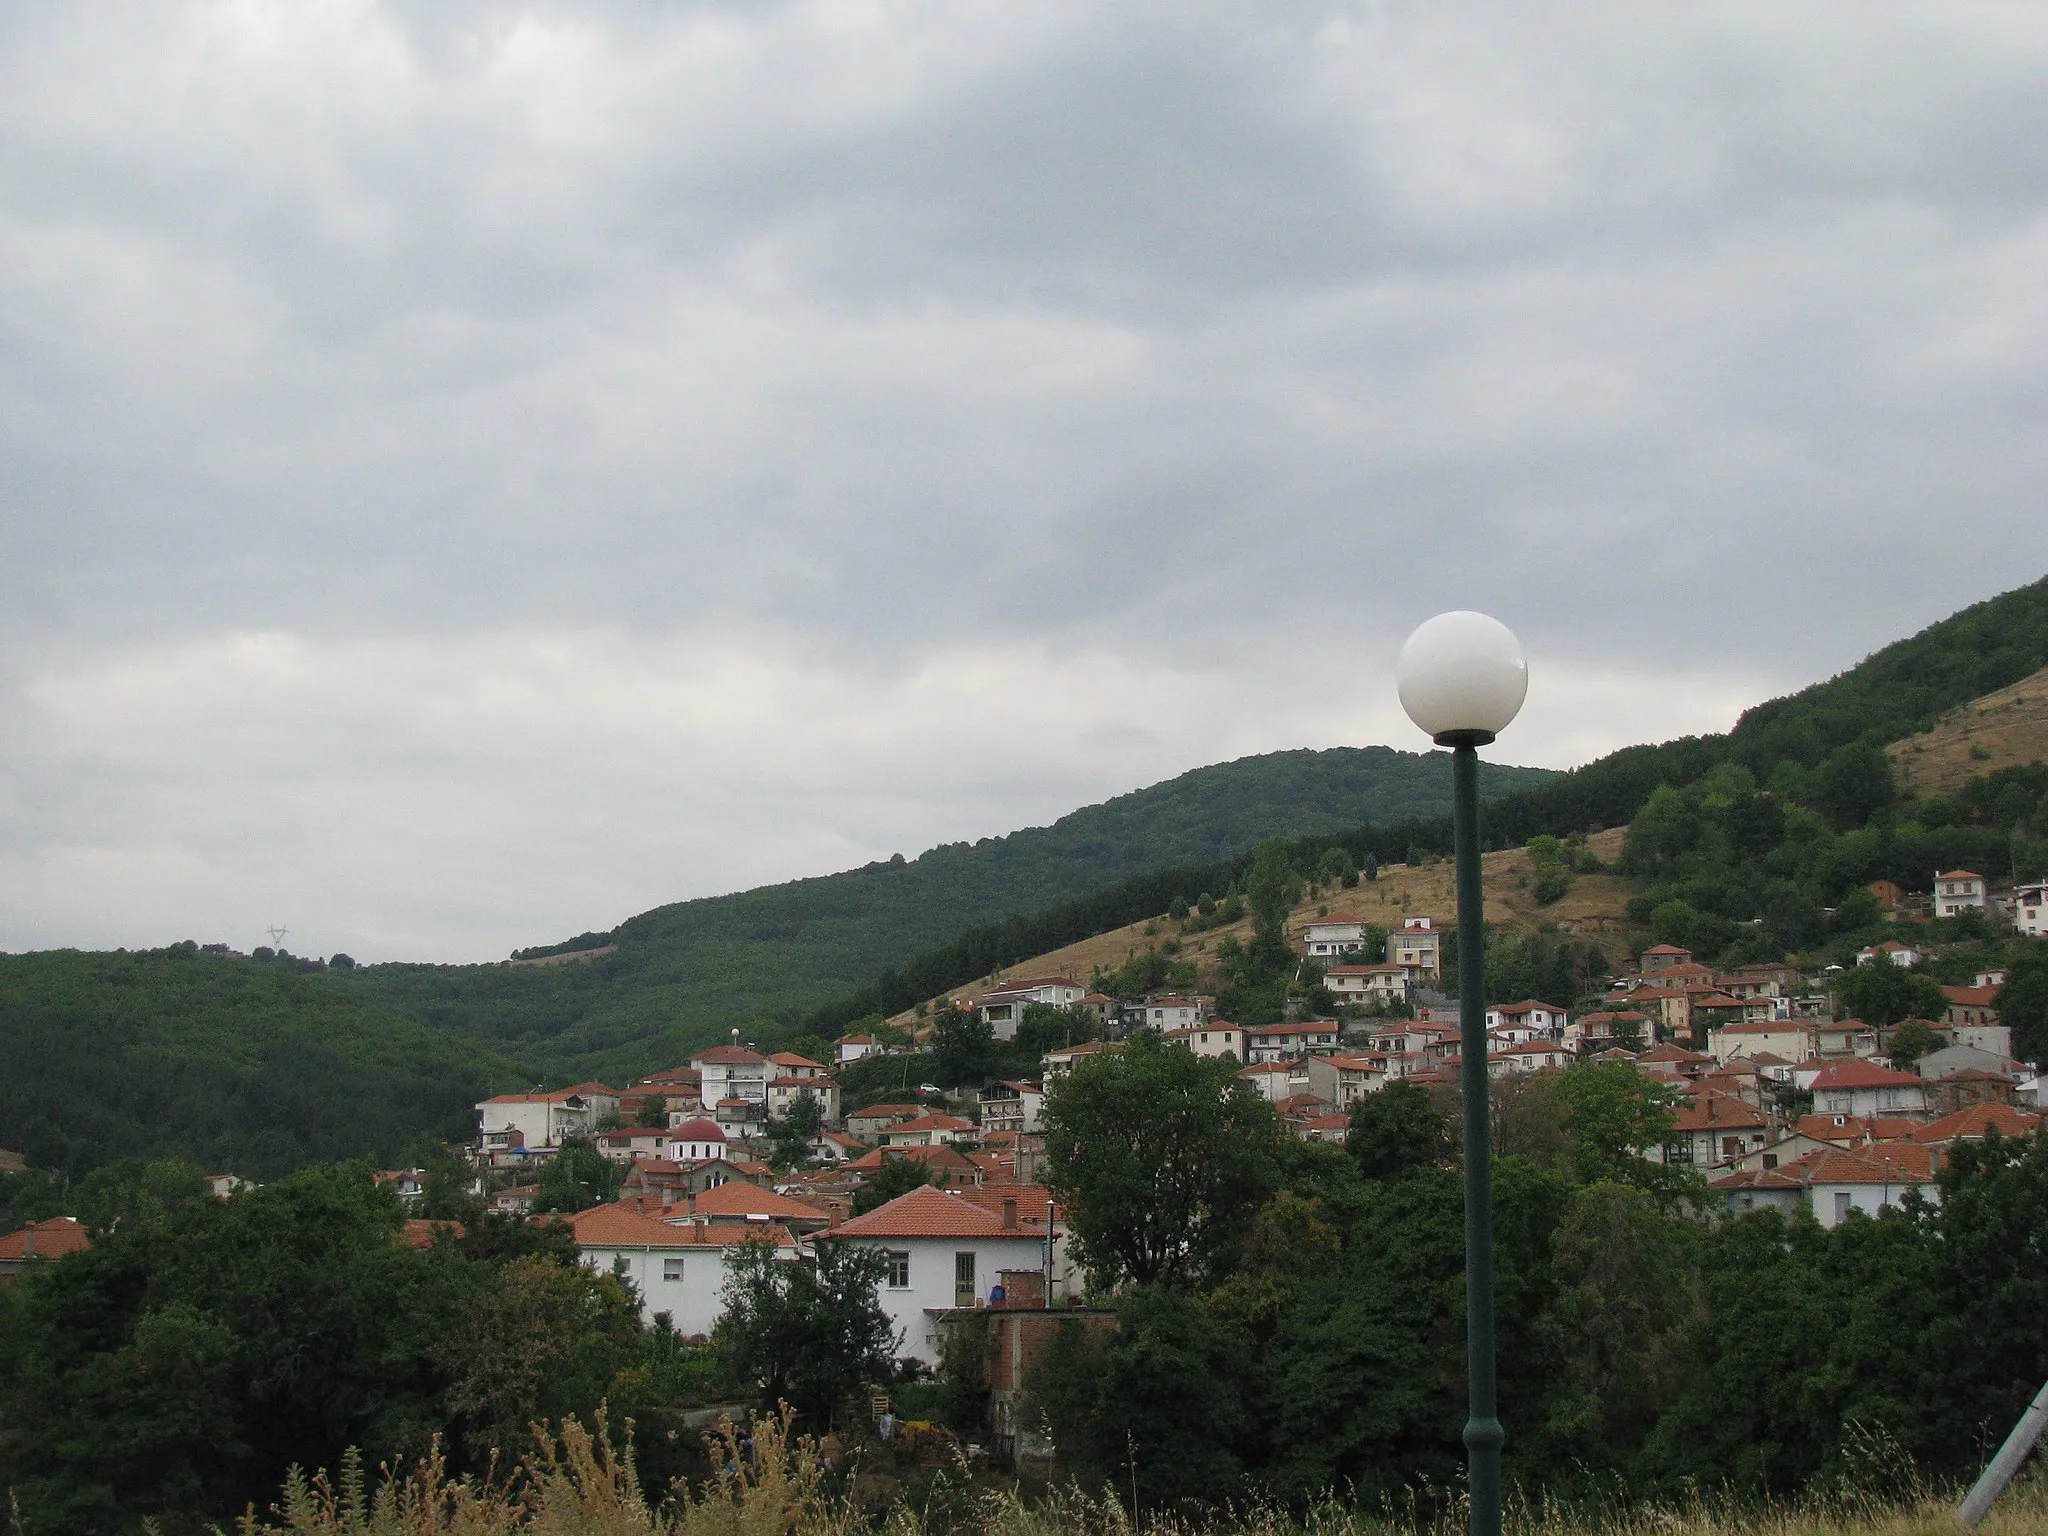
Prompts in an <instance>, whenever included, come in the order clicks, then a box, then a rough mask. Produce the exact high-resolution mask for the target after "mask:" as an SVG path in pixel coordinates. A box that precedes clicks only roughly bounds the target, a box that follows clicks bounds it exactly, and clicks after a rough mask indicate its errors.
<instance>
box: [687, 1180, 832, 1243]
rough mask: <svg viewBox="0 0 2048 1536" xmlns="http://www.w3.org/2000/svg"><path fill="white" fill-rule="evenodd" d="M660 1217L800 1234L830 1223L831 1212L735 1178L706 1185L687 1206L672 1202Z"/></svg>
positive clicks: (694, 1224) (708, 1224)
mask: <svg viewBox="0 0 2048 1536" xmlns="http://www.w3.org/2000/svg"><path fill="white" fill-rule="evenodd" d="M661 1219H662V1220H663V1221H666V1222H671V1223H674V1224H677V1225H680V1224H682V1223H684V1222H687V1223H689V1224H690V1225H692V1226H698V1227H711V1226H732V1225H735V1224H738V1225H747V1224H752V1225H754V1226H758V1227H764V1228H765V1227H785V1228H787V1229H788V1230H789V1231H791V1232H794V1233H796V1234H797V1235H798V1236H800V1237H801V1236H803V1235H804V1234H805V1233H809V1232H816V1231H818V1230H820V1229H821V1228H823V1227H827V1226H830V1225H831V1223H832V1216H831V1213H830V1212H829V1211H826V1210H824V1209H823V1208H822V1207H819V1206H815V1205H812V1204H810V1203H809V1202H808V1201H804V1200H799V1199H796V1198H794V1197H793V1196H790V1195H784V1194H778V1193H777V1192H776V1191H774V1190H772V1189H762V1188H761V1187H760V1186H758V1185H755V1184H742V1183H739V1182H738V1181H734V1182H733V1183H730V1184H720V1185H719V1186H718V1187H717V1188H715V1189H707V1190H705V1191H704V1193H703V1194H701V1195H697V1196H694V1197H693V1198H692V1199H691V1200H690V1203H689V1205H688V1206H687V1207H684V1206H680V1205H678V1206H675V1207H673V1208H671V1209H670V1210H669V1211H667V1212H665V1213H664V1214H663V1215H662V1218H661Z"/></svg>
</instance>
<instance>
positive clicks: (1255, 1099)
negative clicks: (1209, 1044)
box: [1045, 1034, 1282, 1285]
mask: <svg viewBox="0 0 2048 1536" xmlns="http://www.w3.org/2000/svg"><path fill="white" fill-rule="evenodd" d="M1235 1067H1236V1063H1235V1062H1233V1061H1228V1060H1221V1061H1219V1060H1215V1059H1212V1058H1208V1057H1202V1056H1197V1055H1195V1054H1194V1053H1193V1052H1192V1051H1189V1050H1187V1049H1185V1048H1183V1047H1181V1046H1178V1045H1169V1044H1167V1043H1166V1042H1164V1041H1162V1040H1160V1039H1158V1038H1157V1037H1156V1036H1153V1035H1150V1034H1140V1035H1139V1036H1137V1037H1136V1038H1135V1039H1133V1040H1132V1041H1131V1042H1130V1044H1129V1045H1128V1046H1126V1047H1125V1049H1123V1050H1122V1051H1117V1052H1105V1053H1103V1054H1100V1055H1097V1056H1094V1057H1091V1058H1088V1059H1087V1060H1084V1061H1082V1062H1081V1063H1079V1064H1078V1065H1077V1066H1075V1067H1074V1068H1073V1069H1072V1070H1071V1071H1069V1072H1068V1073H1067V1074H1066V1075H1065V1076H1064V1077H1062V1078H1061V1079H1060V1080H1059V1081H1058V1082H1057V1083H1056V1084H1055V1085H1054V1086H1053V1088H1052V1091H1051V1092H1050V1093H1049V1094H1048V1095H1047V1097H1046V1103H1045V1123H1046V1160H1047V1170H1048V1171H1047V1179H1046V1182H1047V1183H1048V1184H1049V1185H1050V1186H1051V1187H1052V1189H1053V1190H1054V1191H1055V1192H1056V1193H1057V1194H1058V1196H1059V1198H1060V1199H1061V1201H1062V1202H1063V1203H1064V1204H1065V1205H1066V1207H1067V1211H1068V1221H1069V1225H1070V1229H1071V1230H1072V1232H1073V1234H1074V1242H1075V1247H1076V1249H1077V1252H1078V1257H1079V1258H1080V1260H1081V1262H1082V1264H1084V1265H1085V1266H1086V1267H1087V1268H1088V1269H1089V1270H1090V1271H1092V1272H1093V1273H1094V1274H1095V1275H1096V1277H1097V1278H1098V1279H1100V1280H1101V1281H1103V1282H1105V1283H1106V1284H1110V1285H1114V1284H1116V1283H1118V1282H1120V1281H1124V1280H1130V1281H1135V1282H1139V1283H1145V1282H1149V1281H1155V1280H1156V1281H1163V1282H1165V1283H1168V1284H1176V1285H1195V1284H1200V1283H1202V1281H1203V1280H1204V1279H1205V1278H1207V1277H1209V1276H1212V1275H1214V1274H1216V1273H1217V1272H1218V1271H1220V1270H1221V1269H1222V1268H1223V1267H1224V1266H1226V1265H1227V1264H1228V1262H1229V1259H1230V1257H1231V1255H1232V1254H1233V1253H1234V1252H1235V1250H1236V1247H1237V1245H1238V1244H1239V1243H1240V1242H1241V1241H1242V1239H1243V1236H1244V1233H1245V1230H1246V1228H1247V1227H1248V1225H1249V1224H1250V1222H1251V1220H1252V1218H1253V1217H1254V1216H1255V1215H1256V1214H1257V1212H1258V1209H1259V1207H1260V1206H1261V1205H1262V1204H1264V1202H1265V1200H1266V1197H1267V1196H1268V1195H1270V1194H1271V1193H1272V1190H1273V1188H1274V1186H1275V1184H1276V1182H1277V1170H1278V1164H1277V1154H1276V1147H1277V1145H1278V1143H1279V1139H1280V1137H1281V1135H1282V1131H1281V1129H1280V1122H1279V1118H1278V1117H1277V1116H1276V1115H1275V1114H1274V1113H1273V1107H1272V1105H1271V1104H1269V1103H1267V1102H1266V1101H1265V1100H1264V1099H1263V1098H1261V1097H1259V1096H1258V1094H1257V1093H1256V1091H1255V1090H1254V1089H1253V1088H1252V1087H1251V1085H1250V1084H1248V1083H1246V1082H1244V1081H1242V1080H1241V1079H1240V1078H1239V1077H1238V1076H1237V1073H1236V1071H1235Z"/></svg>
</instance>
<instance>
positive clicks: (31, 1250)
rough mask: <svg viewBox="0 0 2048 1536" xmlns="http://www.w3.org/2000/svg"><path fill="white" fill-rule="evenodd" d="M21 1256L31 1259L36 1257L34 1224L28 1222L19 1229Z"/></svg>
mask: <svg viewBox="0 0 2048 1536" xmlns="http://www.w3.org/2000/svg"><path fill="white" fill-rule="evenodd" d="M21 1256H22V1258H24V1259H32V1258H34V1257H35V1256H36V1224H35V1223H34V1222H30V1223H29V1224H28V1225H27V1226H25V1227H23V1228H22V1229H21Z"/></svg>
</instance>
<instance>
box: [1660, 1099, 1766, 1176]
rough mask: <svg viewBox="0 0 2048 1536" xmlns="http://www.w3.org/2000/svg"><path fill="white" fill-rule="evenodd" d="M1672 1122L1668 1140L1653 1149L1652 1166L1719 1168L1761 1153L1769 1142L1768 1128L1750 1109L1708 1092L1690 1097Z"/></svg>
mask: <svg viewBox="0 0 2048 1536" xmlns="http://www.w3.org/2000/svg"><path fill="white" fill-rule="evenodd" d="M1674 1120H1675V1122H1676V1123H1675V1124H1674V1125H1673V1126H1672V1129H1671V1137H1670V1139H1669V1140H1668V1141H1666V1142H1665V1143H1664V1145H1663V1146H1662V1147H1660V1148H1656V1149H1654V1151H1655V1155H1652V1156H1651V1159H1650V1160H1651V1161H1652V1162H1663V1163H1683V1164H1689V1165H1690V1166H1692V1167H1695V1168H1719V1167H1721V1166H1723V1165H1725V1164H1728V1163H1732V1162H1734V1161H1735V1160H1736V1159H1737V1158H1740V1157H1744V1156H1747V1155H1748V1154H1749V1153H1751V1152H1761V1151H1762V1150H1763V1148H1764V1144H1765V1142H1766V1141H1767V1140H1769V1130H1770V1127H1769V1125H1768V1124H1767V1123H1766V1122H1765V1120H1764V1117H1763V1115H1762V1114H1760V1113H1759V1112H1758V1111H1757V1110H1756V1109H1755V1108H1754V1107H1753V1106H1751V1105H1749V1104H1747V1103H1745V1102H1744V1101H1743V1100H1741V1099H1739V1098H1737V1097H1735V1096H1734V1095H1733V1094H1727V1093H1715V1092H1714V1091H1713V1090H1711V1089H1706V1090H1703V1091H1701V1092H1699V1093H1697V1094H1692V1095H1689V1096H1688V1097H1687V1099H1686V1101H1685V1102H1684V1103H1682V1104H1680V1105H1679V1106H1678V1108H1677V1110H1676V1111H1675V1112H1674Z"/></svg>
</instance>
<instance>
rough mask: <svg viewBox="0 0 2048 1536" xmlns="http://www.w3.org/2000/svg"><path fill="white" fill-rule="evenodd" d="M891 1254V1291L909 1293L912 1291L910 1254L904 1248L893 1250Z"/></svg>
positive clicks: (890, 1251) (889, 1251)
mask: <svg viewBox="0 0 2048 1536" xmlns="http://www.w3.org/2000/svg"><path fill="white" fill-rule="evenodd" d="M888 1253H889V1289H890V1290H892V1291H907V1290H909V1289H910V1254H909V1252H908V1251H907V1250H905V1249H902V1248H891V1249H889V1250H888Z"/></svg>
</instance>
